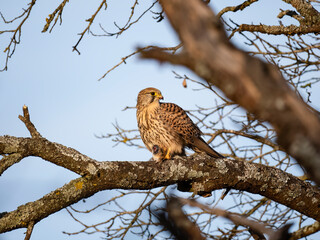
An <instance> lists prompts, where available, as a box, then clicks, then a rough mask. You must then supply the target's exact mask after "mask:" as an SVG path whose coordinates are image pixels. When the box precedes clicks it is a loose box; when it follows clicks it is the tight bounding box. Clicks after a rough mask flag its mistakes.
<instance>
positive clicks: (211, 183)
mask: <svg viewBox="0 0 320 240" xmlns="http://www.w3.org/2000/svg"><path fill="white" fill-rule="evenodd" d="M17 153H18V154H22V155H23V156H24V157H27V156H38V157H41V158H43V159H44V160H47V161H49V162H51V163H54V164H56V165H59V166H62V167H65V168H67V169H69V170H71V171H73V172H75V173H78V174H81V175H82V177H80V178H78V179H74V180H72V181H70V182H69V183H67V184H66V185H64V186H63V187H61V188H58V189H56V190H55V191H52V192H51V193H49V194H47V195H45V196H44V197H42V198H41V199H39V200H37V201H34V202H29V203H27V204H25V205H22V206H20V207H18V208H17V209H16V210H14V211H12V212H9V213H6V214H4V215H3V216H2V217H1V218H0V233H3V232H7V231H10V230H13V229H17V228H25V227H27V225H28V223H29V222H34V223H37V222H39V221H41V220H42V219H44V218H45V217H47V216H49V215H50V214H53V213H55V212H57V211H59V210H61V209H63V208H65V207H67V206H69V205H71V204H73V203H76V202H78V201H79V200H81V199H83V198H87V197H90V196H92V195H93V194H95V193H97V192H99V191H102V190H107V189H153V188H155V187H160V186H168V185H172V184H175V183H185V182H187V183H191V185H192V188H191V191H193V192H195V193H197V192H203V191H204V192H209V191H213V190H216V189H221V188H233V189H238V190H242V191H247V192H251V193H256V194H260V195H262V196H265V197H267V198H269V199H272V200H274V201H276V202H279V203H281V204H283V205H285V206H287V207H289V208H291V209H294V210H296V211H298V212H300V213H302V214H305V215H306V216H308V217H311V218H314V219H316V220H318V221H319V220H320V207H319V206H320V191H319V190H318V189H317V188H316V187H314V186H312V185H311V184H310V183H308V182H304V181H302V180H300V179H298V178H297V177H295V176H293V175H291V174H288V173H286V172H283V171H281V170H280V169H276V168H273V167H268V166H264V165H261V164H255V163H249V162H244V161H237V160H230V159H212V158H211V157H209V156H207V155H205V154H200V155H199V154H198V155H193V156H190V157H177V158H175V159H174V160H168V161H165V162H163V163H161V164H157V163H155V162H153V161H148V162H98V161H96V160H94V159H91V158H89V157H87V156H85V155H83V154H81V153H79V152H77V151H76V150H74V149H72V148H68V147H65V146H63V145H61V144H57V143H53V142H50V141H48V140H47V139H45V138H18V137H12V136H1V137H0V154H3V155H5V156H9V155H10V154H17ZM1 161H3V159H2V160H1ZM1 164H2V162H1Z"/></svg>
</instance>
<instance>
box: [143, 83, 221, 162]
mask: <svg viewBox="0 0 320 240" xmlns="http://www.w3.org/2000/svg"><path fill="white" fill-rule="evenodd" d="M162 99H163V97H162V94H161V92H160V91H159V90H158V89H156V88H146V89H143V90H142V91H140V92H139V94H138V100H137V121H138V127H139V131H140V135H141V139H142V141H143V143H144V144H145V145H146V147H147V149H148V150H149V151H150V152H152V154H153V159H154V160H155V161H157V162H161V161H162V160H164V159H171V158H172V157H173V156H175V155H185V147H188V148H191V149H192V150H194V151H195V152H205V153H207V154H208V155H210V156H211V157H214V158H223V156H222V155H220V154H219V153H217V152H216V151H215V150H213V149H212V148H211V147H210V146H209V145H208V144H207V143H206V142H205V141H204V140H203V139H202V138H201V134H202V133H201V131H200V129H199V128H198V127H197V126H196V125H195V124H194V123H193V122H192V120H191V119H190V118H189V116H188V115H187V114H186V112H185V111H184V110H183V109H182V108H181V107H179V106H178V105H176V104H174V103H163V102H160V101H159V100H162Z"/></svg>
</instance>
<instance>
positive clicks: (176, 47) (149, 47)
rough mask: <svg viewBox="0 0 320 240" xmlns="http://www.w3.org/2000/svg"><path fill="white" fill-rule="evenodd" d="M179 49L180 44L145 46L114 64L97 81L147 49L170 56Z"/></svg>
mask: <svg viewBox="0 0 320 240" xmlns="http://www.w3.org/2000/svg"><path fill="white" fill-rule="evenodd" d="M181 47H182V44H181V43H180V44H179V45H177V46H175V47H157V46H153V45H150V46H146V47H143V48H139V49H138V50H136V51H134V52H133V53H131V54H129V55H128V56H125V57H123V58H121V61H120V62H119V63H118V64H116V65H115V66H113V67H112V68H110V69H109V70H108V71H107V72H106V73H105V74H103V75H102V77H100V78H99V79H98V81H100V80H101V79H103V78H105V76H107V74H108V73H110V72H111V71H112V70H114V69H115V68H117V67H119V66H120V65H121V64H122V63H126V60H127V59H128V58H130V57H132V56H134V55H136V54H137V53H141V52H143V51H145V50H148V49H157V50H162V51H171V52H172V54H174V53H175V52H176V51H177V50H178V49H179V48H181Z"/></svg>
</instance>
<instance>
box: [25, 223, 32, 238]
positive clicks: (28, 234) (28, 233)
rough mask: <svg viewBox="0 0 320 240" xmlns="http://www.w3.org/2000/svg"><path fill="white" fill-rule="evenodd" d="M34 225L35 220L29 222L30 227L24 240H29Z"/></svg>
mask: <svg viewBox="0 0 320 240" xmlns="http://www.w3.org/2000/svg"><path fill="white" fill-rule="evenodd" d="M33 227H34V222H33V221H32V222H29V224H28V228H27V232H26V237H25V238H24V240H29V239H30V237H31V234H32V230H33Z"/></svg>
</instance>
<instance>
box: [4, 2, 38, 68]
mask: <svg viewBox="0 0 320 240" xmlns="http://www.w3.org/2000/svg"><path fill="white" fill-rule="evenodd" d="M35 4H36V0H31V2H30V3H29V4H28V5H29V7H28V8H27V9H23V13H22V14H21V15H19V16H18V17H15V18H14V19H12V20H10V21H6V20H5V18H4V17H3V15H2V13H1V18H2V19H3V21H4V22H5V23H6V24H8V23H12V22H14V21H16V20H17V19H19V18H22V17H23V16H24V15H26V16H25V17H24V18H23V19H22V21H21V23H20V24H19V25H18V27H17V28H16V29H15V30H5V31H0V34H2V33H6V32H11V33H13V35H12V37H11V40H10V42H9V44H8V45H7V47H6V48H5V49H4V52H5V53H6V54H7V56H6V61H5V66H4V67H3V68H2V69H0V72H2V71H6V70H7V68H8V61H9V58H11V56H12V55H13V53H14V52H15V50H16V46H17V44H19V43H20V37H21V31H22V25H23V24H24V23H25V21H26V20H27V19H28V18H29V15H30V13H31V10H32V8H33V6H34V5H35ZM12 44H13V49H11V47H12Z"/></svg>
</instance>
